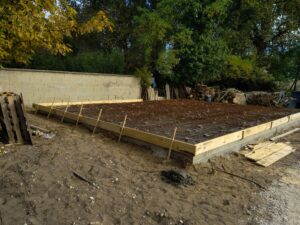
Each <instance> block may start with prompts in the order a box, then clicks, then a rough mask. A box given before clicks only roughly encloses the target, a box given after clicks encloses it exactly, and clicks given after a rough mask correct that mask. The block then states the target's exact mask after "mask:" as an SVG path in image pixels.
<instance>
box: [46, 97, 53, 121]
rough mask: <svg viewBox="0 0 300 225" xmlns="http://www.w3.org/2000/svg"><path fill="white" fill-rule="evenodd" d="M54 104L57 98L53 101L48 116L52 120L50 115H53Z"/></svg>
mask: <svg viewBox="0 0 300 225" xmlns="http://www.w3.org/2000/svg"><path fill="white" fill-rule="evenodd" d="M54 102H55V98H54V99H53V102H52V105H51V108H50V111H49V113H48V116H47V118H48V119H49V118H50V115H51V113H52V110H53V105H54Z"/></svg>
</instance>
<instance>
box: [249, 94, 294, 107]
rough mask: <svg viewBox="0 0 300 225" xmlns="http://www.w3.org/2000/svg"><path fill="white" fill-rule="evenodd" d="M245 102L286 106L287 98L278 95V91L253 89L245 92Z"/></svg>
mask: <svg viewBox="0 0 300 225" xmlns="http://www.w3.org/2000/svg"><path fill="white" fill-rule="evenodd" d="M246 96H247V104H249V105H260V106H286V105H287V104H288V102H289V98H288V97H286V96H284V94H283V95H280V93H278V92H274V93H272V92H259V91H253V92H249V93H246Z"/></svg>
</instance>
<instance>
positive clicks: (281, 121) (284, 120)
mask: <svg viewBox="0 0 300 225" xmlns="http://www.w3.org/2000/svg"><path fill="white" fill-rule="evenodd" d="M289 120H290V118H289V117H288V116H286V117H283V118H281V119H278V120H274V121H272V128H274V127H278V126H280V125H282V124H285V123H288V122H289Z"/></svg>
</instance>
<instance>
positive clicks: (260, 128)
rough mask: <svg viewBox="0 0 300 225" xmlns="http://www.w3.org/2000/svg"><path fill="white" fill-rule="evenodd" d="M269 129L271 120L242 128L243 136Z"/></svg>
mask: <svg viewBox="0 0 300 225" xmlns="http://www.w3.org/2000/svg"><path fill="white" fill-rule="evenodd" d="M269 129H271V122H268V123H263V124H260V125H257V126H255V127H250V128H247V129H245V130H244V138H245V137H249V136H252V135H255V134H258V133H260V132H263V131H265V130H269Z"/></svg>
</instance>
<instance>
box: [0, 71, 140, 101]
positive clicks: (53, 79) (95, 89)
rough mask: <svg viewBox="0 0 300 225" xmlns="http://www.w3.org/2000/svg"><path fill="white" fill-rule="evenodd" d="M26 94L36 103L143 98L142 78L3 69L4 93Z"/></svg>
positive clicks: (0, 76) (0, 75)
mask: <svg viewBox="0 0 300 225" xmlns="http://www.w3.org/2000/svg"><path fill="white" fill-rule="evenodd" d="M3 91H12V92H16V93H22V94H23V96H24V101H25V105H26V106H31V105H32V103H41V102H43V103H45V102H52V101H53V99H54V98H55V102H59V101H64V102H67V101H69V100H70V101H87V100H90V101H92V100H94V101H97V100H114V99H116V100H122V99H138V98H141V86H140V81H139V79H138V78H136V77H134V76H130V75H116V74H97V73H77V72H58V71H43V70H25V69H0V92H3Z"/></svg>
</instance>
